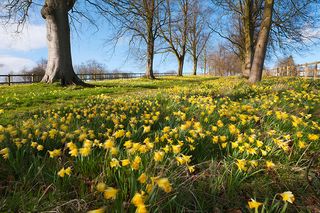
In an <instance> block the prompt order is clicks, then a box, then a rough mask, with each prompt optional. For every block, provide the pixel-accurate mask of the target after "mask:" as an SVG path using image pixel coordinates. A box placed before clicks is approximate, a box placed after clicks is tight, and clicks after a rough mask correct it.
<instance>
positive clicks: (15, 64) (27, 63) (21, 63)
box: [0, 55, 37, 75]
mask: <svg viewBox="0 0 320 213" xmlns="http://www.w3.org/2000/svg"><path fill="white" fill-rule="evenodd" d="M36 65H37V64H36V63H35V62H34V61H32V60H30V59H28V58H19V57H14V56H9V55H0V75H6V74H8V73H10V72H14V73H19V72H20V71H21V70H23V69H30V68H32V67H35V66H36Z"/></svg>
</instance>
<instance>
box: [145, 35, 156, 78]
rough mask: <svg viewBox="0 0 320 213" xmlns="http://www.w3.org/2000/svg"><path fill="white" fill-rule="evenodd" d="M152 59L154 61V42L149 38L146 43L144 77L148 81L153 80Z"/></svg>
mask: <svg viewBox="0 0 320 213" xmlns="http://www.w3.org/2000/svg"><path fill="white" fill-rule="evenodd" d="M153 59H154V40H153V38H151V39H150V40H149V41H148V47H147V68H146V77H147V78H150V79H155V77H154V74H153Z"/></svg>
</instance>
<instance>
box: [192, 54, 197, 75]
mask: <svg viewBox="0 0 320 213" xmlns="http://www.w3.org/2000/svg"><path fill="white" fill-rule="evenodd" d="M197 70H198V59H197V57H193V75H197Z"/></svg>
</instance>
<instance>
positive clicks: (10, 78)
mask: <svg viewBox="0 0 320 213" xmlns="http://www.w3.org/2000/svg"><path fill="white" fill-rule="evenodd" d="M77 75H78V77H79V78H80V79H81V80H83V81H102V80H111V79H129V78H142V77H145V73H93V74H77ZM154 75H155V76H156V77H160V76H172V75H175V74H174V73H155V74H154ZM42 77H43V76H42V75H35V74H8V75H0V85H1V84H6V85H9V86H10V85H12V84H32V83H37V82H40V81H41V79H42Z"/></svg>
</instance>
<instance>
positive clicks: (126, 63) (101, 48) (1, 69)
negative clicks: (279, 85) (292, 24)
mask: <svg viewBox="0 0 320 213" xmlns="http://www.w3.org/2000/svg"><path fill="white" fill-rule="evenodd" d="M98 25H99V26H100V25H101V27H100V28H99V30H97V28H96V27H94V26H92V25H91V24H89V23H88V22H86V23H85V24H83V25H82V26H77V31H75V30H74V29H73V30H72V33H71V42H72V57H73V64H74V65H79V64H81V63H85V62H86V61H89V60H96V61H97V62H99V63H102V64H104V65H105V66H106V68H107V69H108V70H114V69H118V70H121V71H125V72H141V73H143V72H144V71H145V65H144V63H143V62H142V61H140V60H138V59H137V58H136V57H134V53H131V54H130V53H129V47H128V40H129V39H128V38H126V37H124V38H122V39H120V40H119V42H118V43H117V46H115V48H114V44H112V43H108V42H107V40H108V39H109V38H110V35H111V34H112V28H111V27H110V26H108V25H106V24H103V22H101V23H98ZM16 27H17V26H16V25H14V24H11V25H6V26H4V25H0V74H8V73H9V72H14V73H19V72H20V71H21V70H22V69H30V68H32V67H34V66H36V64H37V62H38V61H40V60H41V59H46V58H47V43H46V26H45V21H44V20H43V19H42V17H41V16H40V14H39V11H37V8H35V9H34V10H32V11H31V12H30V19H29V22H28V23H26V24H25V26H24V28H23V30H22V31H21V32H20V33H16V32H15V31H16ZM311 33H312V32H311ZM214 40H215V41H216V42H217V41H220V40H221V39H219V38H215V39H214ZM213 47H214V45H213ZM209 51H210V50H209ZM292 55H293V57H294V59H295V62H296V63H298V64H302V63H307V62H314V61H319V60H320V44H319V45H314V46H312V48H311V49H310V51H308V52H304V53H303V54H301V55H298V54H296V53H293V54H292ZM276 60H277V59H276V58H273V59H272V60H269V61H267V62H266V66H267V67H273V66H274V64H275V62H276ZM176 69H177V62H176V59H175V57H174V56H173V55H170V54H167V55H165V56H163V55H156V56H155V62H154V70H156V71H159V72H166V71H171V70H176ZM191 70H192V61H191V60H190V59H189V58H187V59H186V62H185V67H184V73H191Z"/></svg>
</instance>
